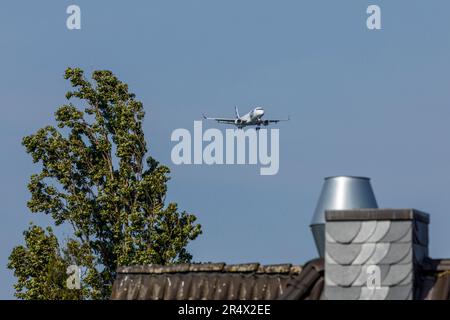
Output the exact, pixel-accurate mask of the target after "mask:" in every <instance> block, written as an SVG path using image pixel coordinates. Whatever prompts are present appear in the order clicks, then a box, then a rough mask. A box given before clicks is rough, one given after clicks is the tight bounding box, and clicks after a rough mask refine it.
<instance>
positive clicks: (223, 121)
mask: <svg viewBox="0 0 450 320" xmlns="http://www.w3.org/2000/svg"><path fill="white" fill-rule="evenodd" d="M203 119H205V120H215V121H217V122H219V123H230V124H234V121H235V120H236V119H233V118H208V117H207V116H206V115H203Z"/></svg>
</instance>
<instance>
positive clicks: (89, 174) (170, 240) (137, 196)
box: [8, 68, 201, 299]
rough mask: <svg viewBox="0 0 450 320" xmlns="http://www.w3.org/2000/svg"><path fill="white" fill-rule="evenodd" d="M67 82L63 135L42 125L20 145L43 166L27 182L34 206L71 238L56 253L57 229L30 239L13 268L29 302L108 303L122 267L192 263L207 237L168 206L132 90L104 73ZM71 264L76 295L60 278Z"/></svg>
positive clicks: (36, 230) (164, 177) (71, 75)
mask: <svg viewBox="0 0 450 320" xmlns="http://www.w3.org/2000/svg"><path fill="white" fill-rule="evenodd" d="M65 79H68V80H69V81H70V83H71V86H72V87H73V90H72V91H69V92H68V93H67V94H66V98H67V99H68V100H69V102H68V104H65V105H63V106H61V107H59V108H58V110H57V111H56V113H55V119H56V122H57V127H58V128H55V127H53V126H46V127H44V128H42V129H40V130H38V131H37V132H36V133H35V134H32V135H30V136H27V137H25V138H24V139H23V145H24V146H25V148H26V151H27V152H28V153H29V154H31V156H32V158H33V161H34V162H35V163H40V164H41V171H40V172H39V173H38V174H34V175H32V176H31V179H30V182H29V184H28V189H29V191H30V193H31V199H30V200H29V201H28V207H29V208H30V210H31V211H32V212H35V213H36V212H42V213H45V214H48V215H51V216H52V218H53V219H54V221H55V225H56V226H59V225H62V224H68V225H70V226H71V228H72V229H73V236H71V237H70V238H69V239H66V241H65V243H64V248H63V249H60V244H59V243H58V241H57V239H56V237H55V235H54V234H53V232H52V230H51V229H48V230H47V233H48V234H47V233H46V232H45V230H43V229H42V228H40V227H38V226H31V227H30V229H29V230H27V231H26V232H25V233H24V234H25V240H26V241H25V242H26V243H25V246H18V247H16V248H14V250H13V252H12V253H11V255H10V258H9V264H8V267H9V268H10V269H13V270H14V272H15V275H16V277H17V278H18V283H17V284H16V285H15V288H16V291H17V292H16V295H17V296H18V297H19V298H24V299H27V298H30V299H45V298H49V299H51V298H59V299H64V298H71V299H72V298H76V297H79V298H85V299H99V298H100V299H101V298H108V297H109V295H110V291H111V285H112V282H113V280H114V277H115V271H116V268H117V266H119V265H132V264H149V263H156V264H172V263H181V262H188V261H190V260H191V258H192V256H191V255H190V254H189V252H188V251H187V250H186V246H187V244H188V242H189V241H190V240H194V239H195V238H196V237H197V236H198V235H199V234H200V233H201V226H200V225H199V224H197V223H195V221H196V217H195V216H194V215H192V214H189V213H186V212H185V211H182V212H180V211H179V210H178V207H177V204H176V203H169V204H168V205H165V197H166V192H167V182H168V180H169V176H168V175H169V173H170V171H169V168H168V167H166V166H163V165H161V164H159V162H157V161H156V160H155V159H153V158H152V157H150V156H149V157H147V158H145V157H146V154H147V145H146V142H145V139H144V132H143V129H142V121H143V119H144V110H143V105H142V103H141V102H139V101H137V100H136V99H135V95H134V94H133V93H130V92H129V91H128V86H127V84H125V83H123V82H121V81H119V79H118V78H117V77H116V76H114V74H113V73H112V72H111V71H105V70H103V71H95V72H93V74H92V79H93V81H88V80H87V79H86V78H85V77H84V74H83V71H82V70H81V69H79V68H74V69H72V68H68V69H67V70H66V72H65ZM71 101H75V102H74V103H79V104H80V105H83V106H85V107H84V110H81V109H79V108H77V107H76V106H75V105H74V104H73V103H72V102H71ZM71 264H77V265H79V266H80V267H82V268H83V270H84V276H83V279H82V289H81V290H80V292H79V293H78V294H73V293H71V292H70V291H68V289H67V288H66V287H65V277H61V276H54V273H55V272H56V274H58V272H59V273H61V270H63V271H64V272H65V269H64V268H66V267H67V266H69V265H71ZM55 265H57V267H55ZM33 266H35V267H33ZM50 270H53V271H52V272H51V271H50ZM42 279H45V281H43V280H42ZM51 288H56V289H55V290H52V289H51ZM49 291H50V292H49Z"/></svg>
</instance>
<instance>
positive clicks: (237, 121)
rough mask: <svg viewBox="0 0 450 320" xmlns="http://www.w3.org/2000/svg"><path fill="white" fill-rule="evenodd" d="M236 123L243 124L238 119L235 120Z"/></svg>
mask: <svg viewBox="0 0 450 320" xmlns="http://www.w3.org/2000/svg"><path fill="white" fill-rule="evenodd" d="M234 123H235V124H242V120H241V119H236V120H234Z"/></svg>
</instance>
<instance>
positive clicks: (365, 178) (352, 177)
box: [325, 175, 370, 180]
mask: <svg viewBox="0 0 450 320" xmlns="http://www.w3.org/2000/svg"><path fill="white" fill-rule="evenodd" d="M336 178H349V179H362V180H370V178H369V177H360V176H346V175H342V176H330V177H325V180H328V179H336Z"/></svg>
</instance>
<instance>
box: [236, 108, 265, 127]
mask: <svg viewBox="0 0 450 320" xmlns="http://www.w3.org/2000/svg"><path fill="white" fill-rule="evenodd" d="M263 115H264V109H263V108H261V107H258V108H255V109H253V110H252V111H250V112H249V113H247V114H245V115H243V116H241V117H238V118H237V119H236V120H235V122H234V123H235V125H236V126H237V127H238V128H243V127H245V126H251V125H256V126H259V125H263V124H264V125H267V124H265V123H264V120H262V119H261V118H262V117H263Z"/></svg>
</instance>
